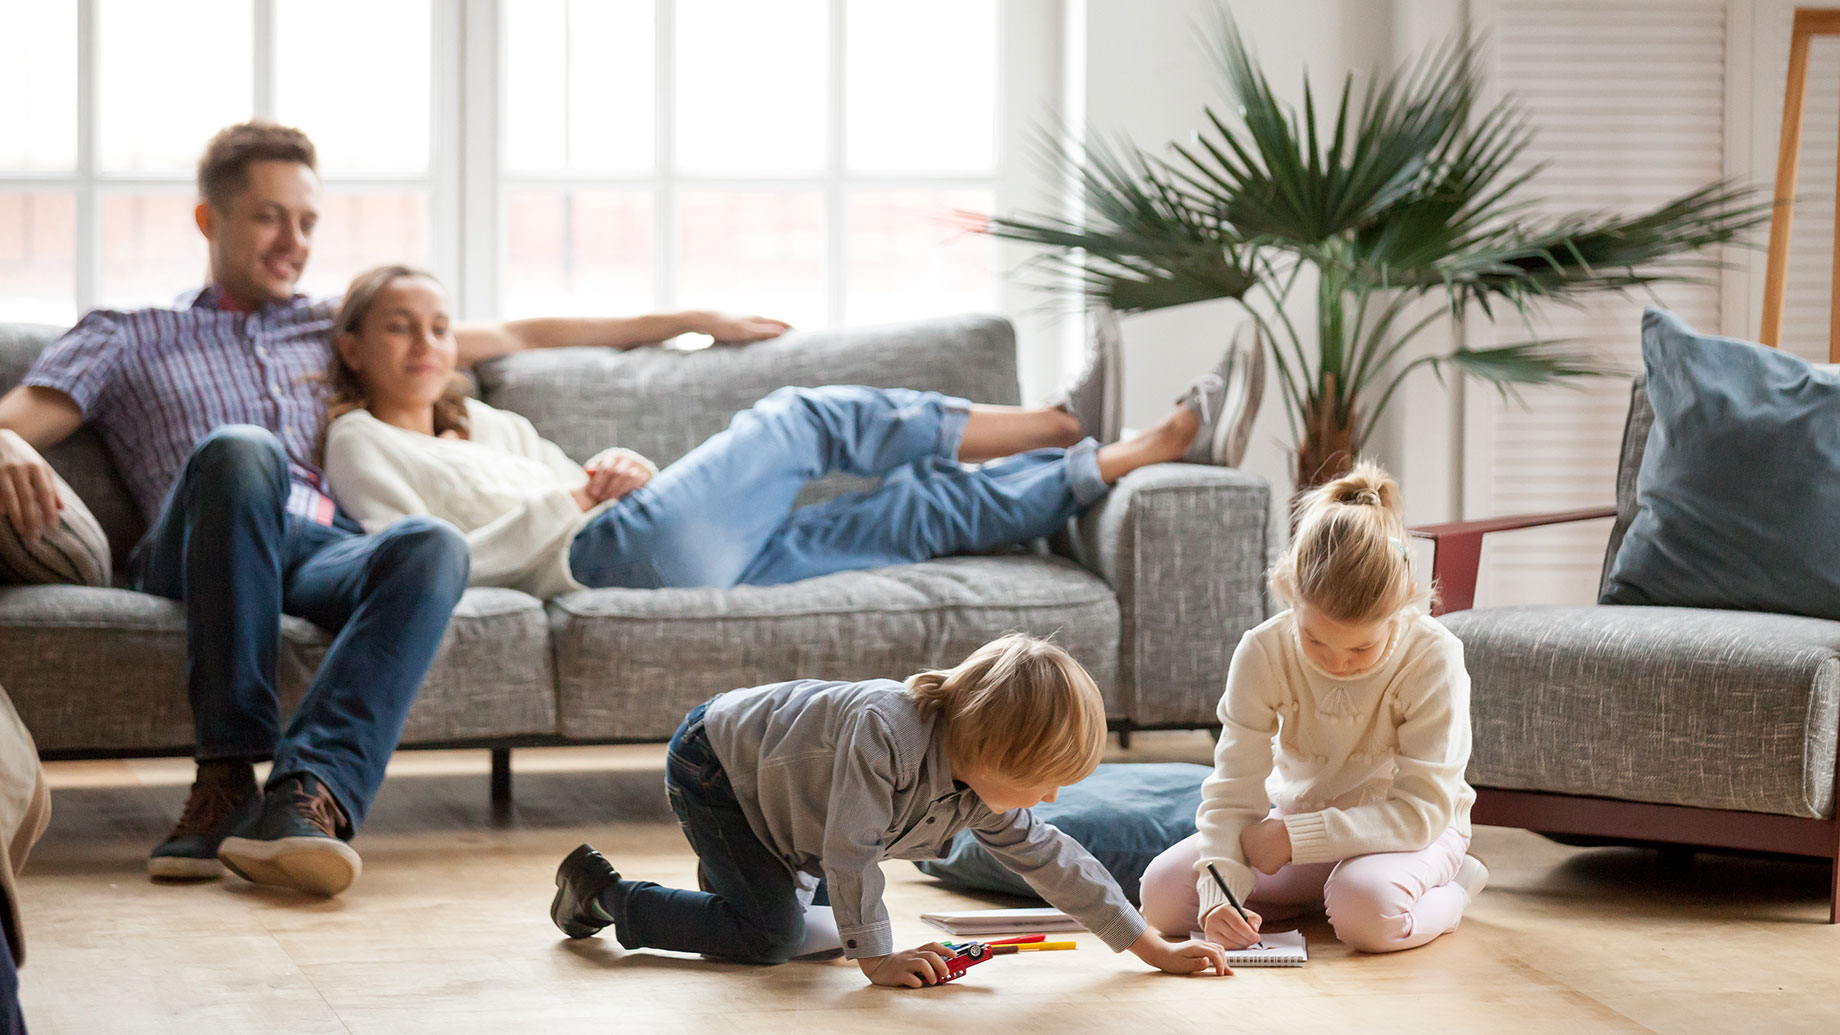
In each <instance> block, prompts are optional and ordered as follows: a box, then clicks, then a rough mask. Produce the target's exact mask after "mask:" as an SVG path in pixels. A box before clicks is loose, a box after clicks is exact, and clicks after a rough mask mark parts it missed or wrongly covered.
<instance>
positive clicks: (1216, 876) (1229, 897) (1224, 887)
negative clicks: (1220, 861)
mask: <svg viewBox="0 0 1840 1035" xmlns="http://www.w3.org/2000/svg"><path fill="white" fill-rule="evenodd" d="M1207 867H1208V873H1210V874H1212V875H1213V877H1214V883H1216V884H1218V885H1220V890H1221V891H1222V892H1224V893H1225V894H1226V896H1227V904H1228V905H1230V906H1232V907H1233V911H1234V912H1235V913H1238V914H1239V918H1240V919H1241V920H1244V921H1246V926H1247V927H1251V926H1252V918H1251V917H1249V916H1247V915H1246V911H1245V910H1244V909H1241V908H1240V907H1239V899H1236V898H1234V897H1233V889H1232V888H1229V887H1227V882H1226V881H1224V880H1221V879H1220V871H1219V870H1217V869H1215V868H1214V864H1213V863H1208V864H1207Z"/></svg>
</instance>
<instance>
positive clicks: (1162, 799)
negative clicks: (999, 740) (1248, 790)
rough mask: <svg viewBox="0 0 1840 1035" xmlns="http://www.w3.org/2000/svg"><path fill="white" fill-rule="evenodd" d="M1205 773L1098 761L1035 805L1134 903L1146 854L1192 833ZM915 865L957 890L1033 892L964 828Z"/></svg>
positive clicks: (1181, 766) (1176, 765) (1200, 768)
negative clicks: (942, 849) (934, 857)
mask: <svg viewBox="0 0 1840 1035" xmlns="http://www.w3.org/2000/svg"><path fill="white" fill-rule="evenodd" d="M1211 772H1213V770H1212V769H1210V768H1209V767H1207V766H1204V765H1190V764H1188V763H1186V762H1164V763H1130V764H1122V765H1102V766H1100V767H1099V768H1098V769H1095V770H1093V774H1092V775H1091V776H1089V777H1087V778H1086V779H1084V780H1082V781H1080V782H1079V783H1077V784H1075V785H1073V786H1072V787H1068V788H1065V789H1064V790H1062V791H1061V793H1060V795H1059V800H1057V801H1052V802H1048V803H1046V804H1043V805H1038V806H1036V808H1035V810H1034V811H1035V815H1036V817H1037V818H1039V819H1040V820H1041V821H1042V822H1044V823H1052V824H1054V825H1055V826H1056V827H1059V828H1060V830H1061V832H1062V833H1064V834H1066V835H1067V836H1068V837H1071V838H1073V839H1074V840H1075V841H1078V842H1079V843H1080V844H1082V845H1084V846H1085V847H1086V850H1087V851H1089V852H1091V853H1092V854H1093V858H1095V859H1098V860H1099V863H1100V865H1102V866H1104V867H1105V868H1106V870H1107V871H1108V872H1110V873H1111V875H1112V878H1113V879H1114V880H1116V881H1117V882H1118V886H1119V887H1121V888H1123V889H1124V893H1125V897H1126V898H1129V899H1130V900H1131V904H1132V905H1136V904H1137V885H1138V883H1139V882H1140V881H1142V880H1143V876H1144V869H1145V868H1146V867H1148V866H1149V865H1150V860H1152V859H1154V858H1156V857H1157V856H1158V855H1160V854H1162V852H1163V849H1165V848H1168V847H1169V846H1170V845H1173V844H1175V843H1176V842H1177V841H1180V840H1182V839H1183V838H1185V837H1188V836H1189V835H1190V834H1193V833H1194V832H1195V811H1196V810H1197V809H1199V808H1200V807H1201V781H1202V780H1204V779H1206V778H1207V775H1208V774H1209V773H1211ZM914 865H915V866H918V867H920V872H922V873H926V874H930V875H932V876H934V877H938V878H939V879H940V880H942V881H945V882H946V883H947V884H951V885H955V886H957V887H960V888H965V889H968V890H972V891H995V892H1001V893H1002V894H1005V895H1018V896H1021V897H1023V898H1034V897H1036V896H1035V891H1034V889H1032V888H1030V887H1029V885H1028V882H1027V881H1024V880H1023V879H1022V878H1021V877H1018V876H1016V875H1015V874H1013V873H1011V872H1010V871H1009V870H1008V869H1006V868H1004V866H1003V864H1002V863H1000V862H997V861H996V860H995V859H993V858H991V857H990V853H989V852H986V851H985V850H984V846H983V845H980V844H978V843H977V839H976V838H974V837H972V836H971V832H970V831H969V830H962V831H959V834H958V836H957V837H956V838H954V839H953V841H952V850H951V851H950V852H949V853H947V854H946V857H945V858H944V859H940V860H938V861H929V862H917V863H915V864H914Z"/></svg>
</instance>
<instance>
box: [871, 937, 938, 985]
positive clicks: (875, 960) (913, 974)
mask: <svg viewBox="0 0 1840 1035" xmlns="http://www.w3.org/2000/svg"><path fill="white" fill-rule="evenodd" d="M950 955H952V950H951V949H948V948H946V947H945V946H943V945H941V944H939V943H938V942H928V943H927V944H925V945H922V946H920V947H919V948H918V949H906V950H903V951H901V952H897V953H894V954H892V955H888V956H865V957H863V958H862V959H859V960H857V961H856V963H857V965H858V966H860V967H862V972H863V974H865V975H866V976H867V977H868V978H869V980H870V981H871V982H872V983H874V984H877V985H887V986H888V987H890V988H920V987H922V986H924V985H936V984H938V983H940V982H941V981H944V980H945V979H946V977H947V976H948V975H949V974H950V973H951V971H949V970H947V969H946V957H947V956H950Z"/></svg>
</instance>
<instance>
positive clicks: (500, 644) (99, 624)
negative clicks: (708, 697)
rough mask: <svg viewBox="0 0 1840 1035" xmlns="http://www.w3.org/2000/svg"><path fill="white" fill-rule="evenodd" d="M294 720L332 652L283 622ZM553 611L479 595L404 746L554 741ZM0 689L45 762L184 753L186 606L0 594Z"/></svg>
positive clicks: (48, 593)
mask: <svg viewBox="0 0 1840 1035" xmlns="http://www.w3.org/2000/svg"><path fill="white" fill-rule="evenodd" d="M281 633H282V649H281V657H280V672H279V676H280V679H279V682H280V687H279V690H280V694H281V708H282V713H283V714H284V715H286V714H289V713H291V712H292V711H293V710H294V708H295V707H296V706H297V705H298V704H299V703H300V698H301V695H302V694H303V693H304V692H305V689H306V683H307V680H308V678H310V672H311V670H312V668H313V667H314V666H317V665H318V663H319V659H320V658H322V657H324V655H325V648H326V646H327V645H328V644H329V643H330V639H329V638H328V637H327V635H326V634H325V632H324V631H322V630H320V629H319V628H317V627H315V626H314V625H312V624H311V623H309V622H306V621H304V620H302V619H299V618H291V617H284V618H283V619H282V620H281ZM551 671H552V669H551V665H550V651H549V640H548V629H547V621H546V619H545V617H544V615H543V607H542V605H541V604H540V603H538V602H537V601H536V600H535V599H533V598H531V597H527V596H524V595H523V594H521V593H516V592H513V591H512V590H507V589H473V590H468V591H467V593H466V595H465V596H464V597H463V598H461V601H460V604H459V606H458V607H457V608H455V610H454V619H453V621H452V622H451V623H450V624H449V625H448V629H447V636H446V639H444V640H443V641H442V644H441V649H440V652H439V653H438V654H436V656H435V662H434V666H433V667H432V668H431V669H430V671H429V675H428V679H427V680H426V681H424V683H423V685H422V692H421V695H420V697H419V698H418V699H417V701H416V704H415V707H414V708H413V709H412V710H411V711H410V713H409V722H408V725H407V727H406V728H405V730H404V733H403V741H404V743H420V742H439V741H446V740H458V739H465V738H470V737H493V736H517V735H520V734H530V733H542V734H548V733H552V732H554V730H555V694H554V691H553V689H552V683H551V679H550V673H551ZM0 686H5V687H6V688H7V692H8V693H9V694H10V695H11V696H12V698H13V703H14V704H15V706H17V707H18V709H19V714H20V716H21V717H22V718H24V719H25V721H26V725H27V727H28V728H30V729H31V730H32V732H33V735H34V736H35V737H36V738H37V739H38V746H39V748H40V750H43V751H98V752H107V751H130V750H148V751H154V750H175V751H176V750H183V749H185V748H187V747H189V746H190V745H191V744H192V740H193V736H192V713H191V706H190V704H189V702H188V700H187V696H186V689H185V608H184V607H183V606H182V605H180V604H179V603H177V602H175V601H171V600H167V599H165V598H164V597H156V596H152V595H150V594H146V593H135V592H131V591H128V590H122V589H92V588H88V587H79V586H7V587H4V588H0Z"/></svg>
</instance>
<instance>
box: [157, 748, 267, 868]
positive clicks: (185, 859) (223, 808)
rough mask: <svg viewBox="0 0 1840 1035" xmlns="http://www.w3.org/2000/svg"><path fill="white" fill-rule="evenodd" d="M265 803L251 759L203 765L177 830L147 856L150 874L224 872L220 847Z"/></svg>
mask: <svg viewBox="0 0 1840 1035" xmlns="http://www.w3.org/2000/svg"><path fill="white" fill-rule="evenodd" d="M261 804H262V792H261V791H260V790H258V789H257V788H256V777H255V771H254V769H253V768H252V767H251V766H250V764H249V763H248V762H244V761H241V760H236V761H213V762H200V763H198V776H197V778H196V779H194V780H193V781H192V793H191V794H190V795H189V796H188V797H187V798H186V799H185V811H184V812H182V813H180V815H179V822H178V823H177V824H175V825H174V826H173V828H172V833H170V834H167V835H166V840H164V841H161V842H160V844H159V846H158V847H156V848H155V849H154V850H153V853H152V854H151V855H149V856H147V875H148V876H149V877H155V878H158V879H159V880H210V879H211V878H213V877H221V876H223V874H224V864H223V863H220V862H218V861H217V846H218V845H220V844H222V843H223V840H224V837H225V836H226V835H227V834H229V833H230V831H232V830H235V829H236V828H237V827H238V826H240V825H241V824H243V823H246V822H248V821H249V819H250V817H252V816H254V815H255V813H256V809H258V808H260V807H261Z"/></svg>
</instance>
